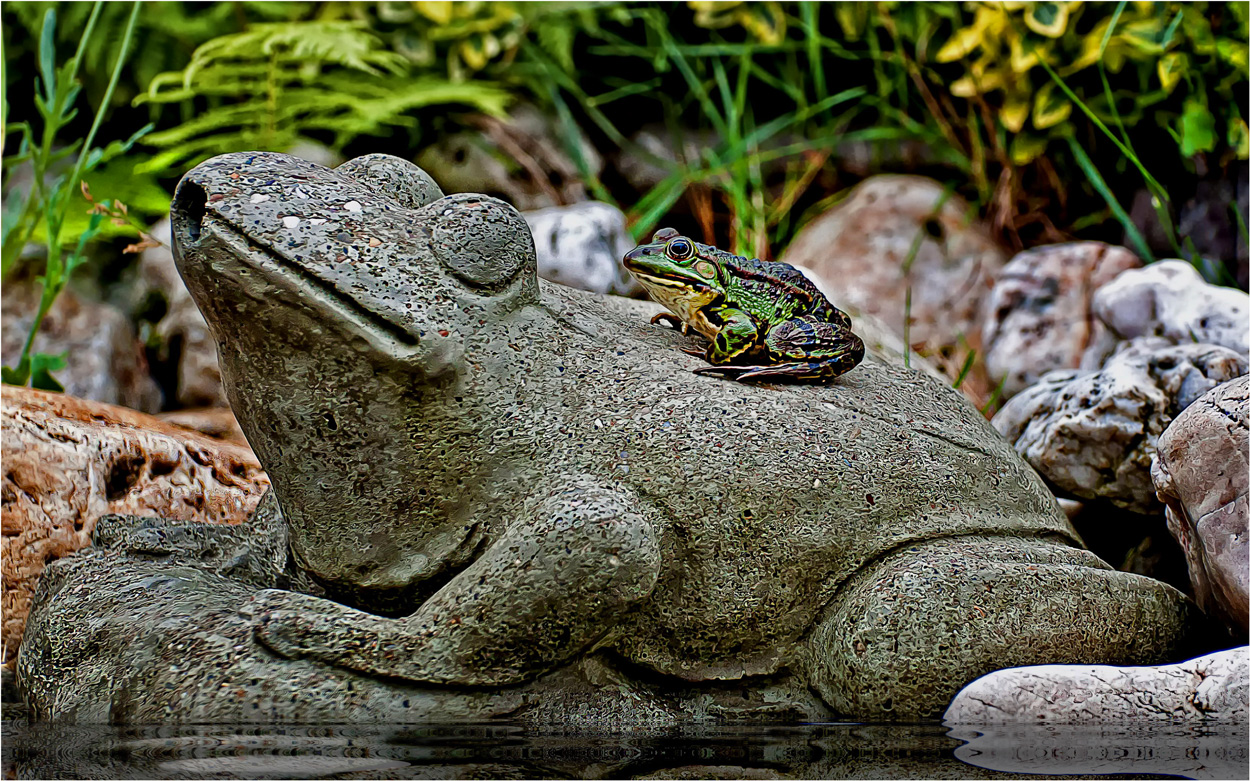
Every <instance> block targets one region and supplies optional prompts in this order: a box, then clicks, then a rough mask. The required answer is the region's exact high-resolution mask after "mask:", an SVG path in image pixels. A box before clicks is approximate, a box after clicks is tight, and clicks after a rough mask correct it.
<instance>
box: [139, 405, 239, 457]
mask: <svg viewBox="0 0 1250 781" xmlns="http://www.w3.org/2000/svg"><path fill="white" fill-rule="evenodd" d="M156 417H158V418H160V419H161V420H163V421H165V422H166V423H172V424H173V425H175V426H180V427H181V428H185V429H190V430H192V431H198V432H200V433H201V434H206V435H208V436H210V437H212V438H213V439H221V440H225V441H226V442H231V443H233V444H236V445H242V446H243V447H248V444H247V437H245V436H243V429H241V428H239V421H238V420H237V419H235V417H234V412H232V411H231V410H230V408H229V407H199V408H195V409H180V410H174V411H173V412H162V413H161V414H159V415H157V416H156ZM248 449H249V450H250V449H251V448H250V447H249V448H248Z"/></svg>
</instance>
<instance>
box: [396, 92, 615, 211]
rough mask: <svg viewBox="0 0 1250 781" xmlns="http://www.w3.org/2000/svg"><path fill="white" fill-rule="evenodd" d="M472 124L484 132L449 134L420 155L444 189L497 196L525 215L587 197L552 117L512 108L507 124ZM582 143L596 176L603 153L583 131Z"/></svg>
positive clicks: (482, 121)
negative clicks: (596, 148)
mask: <svg viewBox="0 0 1250 781" xmlns="http://www.w3.org/2000/svg"><path fill="white" fill-rule="evenodd" d="M474 121H476V123H477V125H478V127H479V128H480V130H478V131H466V132H463V133H455V134H453V135H449V136H445V137H443V138H442V139H440V140H439V142H438V143H437V144H435V145H434V146H431V147H427V148H426V149H424V150H422V151H421V152H420V153H419V154H418V155H417V158H416V159H417V163H418V164H419V165H420V166H421V167H422V168H424V169H425V170H427V171H429V172H430V174H431V175H432V176H433V177H434V179H435V180H436V181H437V182H438V183H439V185H441V186H442V188H443V190H445V191H447V192H451V193H458V192H474V193H485V194H487V195H494V196H498V197H500V198H502V199H503V200H506V201H508V202H510V203H511V204H512V205H513V206H515V207H516V208H517V209H520V210H521V211H531V210H534V209H545V208H548V207H551V206H560V205H563V204H570V203H578V202H580V201H585V200H587V199H588V198H589V193H588V192H587V190H586V185H585V183H584V182H583V180H582V175H581V173H580V171H579V169H578V166H577V164H576V163H575V162H574V161H573V160H572V159H571V158H570V157H569V155H568V154H567V153H566V152H565V146H564V142H563V141H561V140H560V138H559V135H558V132H559V131H558V129H557V128H556V127H555V126H554V124H553V122H552V120H551V118H550V117H548V116H545V115H544V114H543V113H541V112H540V111H538V110H537V109H536V108H534V107H533V106H529V105H525V106H520V107H516V108H513V109H511V110H510V111H509V113H508V119H507V120H506V121H505V120H498V119H495V118H493V117H486V116H478V117H476V118H475V120H474ZM578 144H579V146H580V151H581V155H582V159H583V160H584V161H585V162H586V165H587V167H588V168H589V169H590V170H591V171H593V172H594V173H596V174H597V173H598V172H599V171H600V170H601V169H602V168H603V160H602V159H601V158H600V157H599V153H598V152H597V151H595V148H594V146H592V145H591V144H590V143H589V141H587V140H586V138H585V137H584V136H581V135H580V133H579V135H578Z"/></svg>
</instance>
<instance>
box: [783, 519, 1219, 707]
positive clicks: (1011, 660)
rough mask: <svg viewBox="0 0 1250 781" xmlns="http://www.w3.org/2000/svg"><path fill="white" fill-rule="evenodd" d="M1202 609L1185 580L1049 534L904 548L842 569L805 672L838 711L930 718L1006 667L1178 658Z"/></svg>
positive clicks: (813, 637)
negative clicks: (1168, 579)
mask: <svg viewBox="0 0 1250 781" xmlns="http://www.w3.org/2000/svg"><path fill="white" fill-rule="evenodd" d="M1198 620H1199V614H1198V612H1197V610H1196V609H1195V608H1194V606H1193V605H1192V603H1190V602H1189V600H1188V599H1186V598H1185V596H1184V595H1182V594H1181V593H1180V592H1179V591H1177V590H1176V589H1174V588H1172V587H1171V586H1168V585H1166V584H1164V583H1161V582H1159V581H1157V580H1153V579H1151V578H1147V577H1143V576H1141V575H1133V574H1130V573H1127V572H1119V571H1117V570H1114V569H1112V568H1111V567H1109V566H1107V565H1106V564H1105V563H1104V562H1102V561H1101V560H1100V559H1098V558H1097V557H1096V556H1094V555H1093V554H1092V553H1090V552H1088V551H1085V550H1081V549H1079V548H1074V547H1070V546H1068V545H1065V544H1062V543H1058V542H1051V541H1048V540H1045V539H1036V538H1033V539H1027V538H1014V537H986V536H968V537H957V538H953V539H941V540H933V541H929V542H920V543H915V544H912V545H908V546H905V547H904V548H903V549H901V550H899V551H898V552H897V553H895V554H893V555H891V556H888V557H886V558H884V559H882V560H881V561H879V562H876V563H874V564H872V565H870V566H868V567H866V568H865V569H864V570H862V571H860V572H859V573H857V574H856V576H855V577H854V578H853V579H852V580H850V581H848V583H847V584H846V586H845V587H844V588H843V590H842V592H841V593H840V595H839V597H838V599H837V600H836V601H835V602H834V604H833V605H831V609H830V611H829V613H828V614H827V615H826V617H825V618H823V619H822V620H821V623H820V624H819V625H818V626H817V627H816V628H815V629H814V630H813V632H812V634H811V635H810V640H809V644H810V645H809V652H808V656H807V660H806V662H805V664H806V665H807V672H806V677H807V679H808V682H809V684H810V685H812V686H813V687H814V688H815V689H816V691H818V692H819V693H820V695H821V697H822V698H823V699H824V700H825V702H826V703H827V704H829V705H830V707H832V708H833V709H834V710H835V711H836V712H838V713H842V714H856V715H857V716H858V717H860V718H870V719H879V720H883V721H886V720H898V719H905V720H912V719H924V718H933V717H938V716H940V715H941V714H942V711H943V710H945V708H946V706H947V705H948V704H949V702H950V699H951V697H953V696H954V695H955V693H956V692H957V691H959V689H960V688H962V687H963V686H964V685H965V684H966V683H967V682H969V681H971V680H973V679H975V678H979V677H980V676H982V675H984V674H986V673H988V672H990V671H992V670H997V669H1000V668H1004V667H1020V666H1026V665H1038V664H1115V665H1140V664H1160V663H1164V662H1171V661H1177V660H1179V659H1181V658H1184V657H1185V654H1186V653H1187V650H1186V648H1185V645H1186V643H1187V642H1188V640H1187V638H1189V637H1191V636H1192V635H1193V633H1194V630H1195V629H1196V628H1197V626H1198Z"/></svg>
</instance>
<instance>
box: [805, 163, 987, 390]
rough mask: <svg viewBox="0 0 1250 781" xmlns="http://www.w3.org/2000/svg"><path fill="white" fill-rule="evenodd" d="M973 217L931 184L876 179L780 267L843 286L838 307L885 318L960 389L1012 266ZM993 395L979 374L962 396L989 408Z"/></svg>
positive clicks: (836, 295)
mask: <svg viewBox="0 0 1250 781" xmlns="http://www.w3.org/2000/svg"><path fill="white" fill-rule="evenodd" d="M970 213H971V208H970V207H969V205H968V204H967V203H966V202H965V201H964V200H963V199H962V198H960V197H959V196H957V195H952V194H951V193H949V192H948V191H946V190H945V189H944V188H943V187H942V185H941V183H939V182H936V181H934V180H932V179H928V178H925V177H922V176H898V175H882V176H874V177H872V178H870V179H867V180H865V181H863V182H861V183H860V184H859V185H857V186H856V187H855V189H854V190H852V191H851V194H850V195H848V196H847V198H846V199H845V200H843V201H842V202H840V203H839V204H838V205H837V206H834V207H833V208H832V209H830V210H829V211H827V212H825V213H824V214H822V215H820V216H819V217H817V218H816V219H814V220H812V221H811V222H810V223H809V224H808V225H806V226H805V227H804V228H803V229H802V230H801V231H799V234H798V235H797V236H795V238H794V241H793V242H792V243H791V244H790V246H789V247H787V248H786V251H785V252H784V253H783V254H782V256H781V258H780V260H782V261H784V262H786V263H789V264H791V265H793V266H799V267H803V268H807V269H811V270H812V271H815V272H816V274H817V275H819V276H820V277H821V278H823V279H827V280H833V281H834V282H836V286H835V289H834V290H832V291H830V292H831V293H833V295H832V296H830V299H829V300H830V301H831V302H832V303H833V305H834V306H836V307H838V308H839V309H843V310H845V311H851V310H852V309H854V310H856V311H859V312H862V313H864V314H868V315H872V316H874V317H876V318H878V319H880V320H881V321H882V322H884V323H885V324H886V325H888V326H889V327H890V329H891V330H892V331H894V333H895V334H896V335H898V336H899V337H903V336H904V335H906V338H907V341H908V342H910V344H911V346H912V348H913V349H915V350H917V351H919V352H920V354H921V355H922V356H923V357H924V358H926V359H927V360H929V361H930V362H931V363H933V364H934V365H936V366H937V367H938V368H939V369H941V370H942V371H943V373H945V374H946V375H947V377H949V378H950V380H955V379H956V378H958V377H959V375H960V374H961V371H962V369H963V366H964V361H965V359H966V358H967V356H968V354H969V353H970V351H971V350H976V351H977V352H978V353H980V352H981V342H980V337H981V330H982V323H981V312H982V308H983V307H982V302H983V300H984V299H985V297H986V296H987V295H988V293H989V291H990V288H991V287H992V285H993V280H994V277H995V276H996V275H997V274H998V271H999V269H1001V268H1002V266H1003V265H1004V264H1005V263H1006V262H1007V257H1006V255H1005V254H1004V253H1003V251H1002V250H1001V249H1000V248H999V247H998V246H997V245H996V244H995V243H994V241H993V240H992V239H991V238H990V236H989V232H988V230H987V229H986V228H985V226H983V225H982V224H981V223H979V222H978V221H976V220H973V219H970V218H969V214H970ZM909 290H910V292H911V307H910V309H908V306H907V300H908V291H909ZM905 321H906V323H905ZM993 387H994V384H993V383H991V382H989V379H988V377H986V376H985V375H983V374H981V373H979V368H978V370H974V373H973V374H972V375H971V376H969V377H965V380H964V384H963V385H962V386H961V390H963V391H965V392H966V393H967V394H968V395H970V396H971V397H973V399H974V400H980V401H982V402H983V401H984V399H985V398H986V397H988V395H989V393H990V391H991V390H992V389H993Z"/></svg>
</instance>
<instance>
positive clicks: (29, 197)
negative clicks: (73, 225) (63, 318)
mask: <svg viewBox="0 0 1250 781" xmlns="http://www.w3.org/2000/svg"><path fill="white" fill-rule="evenodd" d="M103 6H104V3H96V4H95V6H94V8H93V10H92V13H91V15H90V16H89V17H88V18H87V21H86V24H85V26H84V30H83V32H82V38H81V39H80V41H79V45H78V52H77V53H76V54H75V55H74V56H73V57H71V58H70V59H69V60H68V61H67V62H66V63H65V64H64V65H62V66H61V67H60V68H57V67H56V65H55V61H56V44H55V40H56V13H55V12H54V11H53V10H52V9H48V10H47V11H46V12H45V14H44V21H43V27H42V30H41V32H40V36H39V74H38V75H37V76H36V77H35V82H36V83H35V108H36V111H37V113H38V115H39V117H40V119H41V120H42V122H41V125H42V126H41V128H40V130H41V132H40V133H39V134H38V135H36V133H35V127H34V125H32V124H31V122H30V121H27V120H23V121H19V122H15V123H12V124H10V123H9V122H8V119H9V117H8V114H9V102H8V94H7V89H6V91H5V95H4V98H3V101H2V104H3V107H4V111H3V113H4V117H3V120H2V121H3V124H4V136H5V141H6V142H7V141H9V140H10V139H11V138H12V137H13V135H14V134H16V135H17V137H18V139H19V140H18V149H17V152H16V154H14V155H11V156H9V157H7V158H5V160H4V168H5V171H6V172H8V173H9V175H11V171H12V170H13V167H14V166H15V165H20V164H23V163H29V165H30V167H31V171H32V174H33V177H32V184H31V187H30V188H29V189H28V190H27V191H25V192H6V200H5V204H4V219H3V240H2V241H0V245H2V247H3V249H2V250H0V255H2V258H3V262H2V263H0V277H5V278H7V277H8V276H9V274H10V272H11V271H12V270H13V268H14V265H15V263H16V261H17V258H18V254H19V253H20V252H21V250H22V248H23V247H24V246H25V245H26V243H27V242H28V241H29V240H30V239H31V237H32V236H33V235H34V234H35V232H36V229H37V228H42V234H43V237H44V242H45V244H46V250H47V252H46V256H45V261H44V272H43V275H42V276H40V277H39V278H38V282H39V284H40V286H41V287H42V293H41V295H40V298H39V308H38V310H37V311H36V313H35V318H34V321H33V323H32V324H31V328H30V333H29V334H28V336H27V338H26V341H25V342H24V343H23V345H22V352H21V354H20V355H19V357H18V360H17V363H16V365H15V366H11V367H9V366H6V367H4V369H3V380H4V382H7V383H11V384H15V385H25V384H26V383H27V382H30V383H32V384H33V385H34V386H35V387H37V388H43V389H46V390H61V386H60V384H59V383H57V381H56V380H55V379H54V378H53V377H52V375H51V372H52V371H55V370H57V369H60V368H63V367H64V365H65V359H64V356H60V355H47V354H42V353H32V352H31V347H32V345H33V344H34V341H35V335H36V334H37V333H38V331H39V327H40V326H41V325H42V324H43V319H44V316H45V315H47V313H48V310H50V309H51V308H52V304H53V303H54V302H55V301H56V298H57V296H59V295H60V294H61V291H62V290H64V289H65V286H66V285H67V284H68V283H69V278H70V276H71V275H72V274H73V273H74V270H75V269H76V268H78V267H79V266H81V265H82V264H83V262H84V261H85V260H86V254H85V250H86V247H87V244H88V243H89V242H90V241H91V240H92V239H94V238H95V237H96V236H97V235H98V234H99V233H100V230H101V226H102V224H103V223H104V219H105V217H112V218H113V219H115V220H119V221H122V222H125V220H126V211H127V210H126V207H125V206H124V205H121V204H117V203H113V202H109V201H104V202H102V203H100V204H94V205H95V206H96V207H97V208H93V210H92V212H93V213H92V215H91V217H90V218H89V220H88V223H87V226H86V228H85V229H84V230H83V231H82V232H81V234H79V235H78V237H77V240H76V241H74V242H72V244H71V245H70V246H71V248H70V249H69V251H68V254H64V249H63V247H62V230H63V227H64V224H65V221H66V216H67V214H68V212H69V209H70V204H71V202H72V199H73V197H74V195H76V194H77V193H78V192H80V191H81V192H82V193H83V194H84V196H86V195H88V191H87V190H86V188H85V185H84V182H83V177H84V176H85V175H86V174H88V173H90V172H91V171H93V170H95V169H96V168H97V167H98V166H99V165H100V164H101V163H105V162H108V161H109V160H110V159H112V158H115V157H117V156H119V155H121V154H124V153H125V152H126V151H128V150H129V149H130V147H131V146H132V145H133V144H134V142H135V141H136V140H137V139H138V138H139V136H141V135H142V134H143V133H144V132H146V131H147V130H148V128H146V127H145V128H143V129H141V130H140V131H139V132H138V133H136V134H135V135H133V136H131V137H130V138H128V139H126V140H125V141H112V142H110V143H109V144H107V145H106V146H104V147H97V146H94V140H95V137H96V133H97V131H98V130H99V129H100V125H101V123H102V121H103V119H104V115H105V112H106V110H107V107H108V106H109V99H110V97H112V94H113V91H114V89H115V88H116V86H117V82H118V77H119V76H120V74H121V70H122V66H123V64H124V63H125V61H126V55H127V53H128V52H129V49H130V43H131V41H132V40H133V38H134V30H135V21H136V19H137V18H138V15H139V4H138V3H133V4H132V6H131V11H130V16H129V19H128V23H127V25H126V28H125V32H124V33H123V35H122V38H121V43H120V46H119V48H118V51H117V54H116V59H115V62H114V65H113V70H112V77H111V79H110V80H109V83H108V87H107V88H106V90H105V92H104V96H103V99H102V100H101V108H100V110H99V111H97V112H96V114H95V119H94V120H93V121H92V123H91V130H90V131H89V132H88V133H87V135H86V137H85V138H83V139H78V140H75V141H73V142H71V143H69V144H68V145H65V146H61V147H59V148H58V147H57V142H58V134H59V133H60V132H61V130H62V129H63V128H64V127H65V126H66V125H68V124H69V123H70V122H71V121H72V120H73V118H74V115H75V114H76V113H77V109H76V108H74V103H75V102H76V100H77V99H78V96H79V94H80V92H81V88H82V85H81V84H80V83H79V81H78V78H77V77H78V68H79V65H80V63H81V57H82V54H83V52H85V51H86V50H87V49H88V48H89V46H88V44H89V43H90V41H91V38H92V33H93V32H94V30H95V26H96V22H97V21H98V20H99V17H100V13H101V11H102V9H103ZM6 86H7V82H6ZM71 157H73V158H74V164H73V168H72V169H71V170H70V172H69V174H68V175H66V174H65V173H59V174H58V173H57V172H56V168H57V167H58V166H57V164H58V163H61V162H62V161H66V160H68V159H69V158H71ZM6 189H7V188H6Z"/></svg>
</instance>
